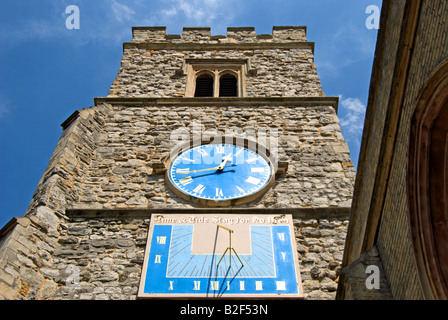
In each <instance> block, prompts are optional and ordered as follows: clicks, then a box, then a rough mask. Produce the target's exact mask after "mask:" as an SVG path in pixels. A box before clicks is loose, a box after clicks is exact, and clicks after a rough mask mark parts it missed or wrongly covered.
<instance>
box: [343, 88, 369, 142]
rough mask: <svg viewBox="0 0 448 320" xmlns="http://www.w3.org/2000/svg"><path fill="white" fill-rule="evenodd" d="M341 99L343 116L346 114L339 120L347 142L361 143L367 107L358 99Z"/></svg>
mask: <svg viewBox="0 0 448 320" xmlns="http://www.w3.org/2000/svg"><path fill="white" fill-rule="evenodd" d="M339 98H340V100H341V106H342V108H343V110H342V111H341V115H342V114H344V115H342V116H341V117H340V119H339V121H340V124H341V129H342V130H343V131H344V133H345V135H346V139H347V141H349V140H352V141H357V142H358V143H360V141H361V136H362V131H363V128H364V118H365V113H366V105H365V104H364V103H362V102H361V100H359V99H358V98H347V99H343V98H342V96H341V95H340V96H339Z"/></svg>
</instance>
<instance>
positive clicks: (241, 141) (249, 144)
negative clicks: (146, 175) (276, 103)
mask: <svg viewBox="0 0 448 320" xmlns="http://www.w3.org/2000/svg"><path fill="white" fill-rule="evenodd" d="M210 144H217V145H219V144H230V145H234V146H238V147H242V148H246V149H249V150H251V151H253V152H255V153H256V154H257V155H259V156H261V157H262V158H264V159H265V160H266V161H267V163H268V164H269V166H270V169H271V174H270V177H269V179H268V181H267V183H266V184H265V185H264V186H263V187H262V188H261V189H260V190H257V191H256V192H254V193H252V194H249V195H246V196H242V197H239V198H233V199H225V200H215V199H204V198H198V197H194V196H192V195H190V194H187V193H184V192H183V191H182V190H180V189H179V188H177V187H176V185H174V184H173V182H172V181H171V179H170V176H169V173H170V167H171V163H172V162H173V161H174V160H175V159H176V157H177V156H179V155H180V154H181V153H183V152H185V151H187V150H189V149H191V148H194V147H198V146H201V145H210ZM165 168H166V173H165V183H166V185H167V186H168V187H169V189H170V190H171V191H173V192H174V193H175V194H176V195H177V196H178V197H180V198H182V199H184V200H187V201H189V202H193V203H195V204H199V205H201V206H204V207H231V206H237V205H242V204H247V203H251V202H255V201H258V200H259V199H261V197H262V196H264V195H265V194H266V192H268V191H269V190H270V189H271V188H272V187H273V186H274V184H275V174H276V170H275V168H274V165H273V162H272V160H271V152H270V151H269V149H268V148H266V147H265V146H263V145H261V144H259V143H258V142H256V141H253V140H249V139H247V138H240V137H233V136H218V137H211V138H209V139H191V140H190V141H189V142H187V143H184V144H182V145H181V146H180V147H179V150H178V151H177V152H175V154H171V155H170V157H168V159H167V161H166V162H165Z"/></svg>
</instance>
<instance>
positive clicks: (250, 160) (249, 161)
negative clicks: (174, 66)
mask: <svg viewBox="0 0 448 320" xmlns="http://www.w3.org/2000/svg"><path fill="white" fill-rule="evenodd" d="M257 159H258V158H257V157H255V158H250V159H247V160H246V162H247V163H252V162H255V161H257Z"/></svg>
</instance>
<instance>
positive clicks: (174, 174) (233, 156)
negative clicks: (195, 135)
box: [168, 143, 272, 201]
mask: <svg viewBox="0 0 448 320" xmlns="http://www.w3.org/2000/svg"><path fill="white" fill-rule="evenodd" d="M168 176H169V179H170V182H171V183H172V185H174V187H175V188H177V189H178V191H180V192H181V193H183V194H185V195H188V196H190V197H193V198H198V199H206V200H214V201H225V200H232V199H238V198H243V197H247V196H250V195H253V194H256V193H257V192H259V191H260V190H262V189H263V188H264V187H265V186H267V185H268V183H269V181H270V179H271V176H272V169H271V166H270V164H269V162H268V160H266V158H265V157H263V156H261V155H260V154H258V153H256V152H254V151H252V150H250V149H248V148H245V147H242V146H237V145H233V144H225V143H223V144H205V145H200V146H196V147H193V148H191V149H188V150H186V151H184V152H183V153H181V154H179V155H178V156H177V157H176V158H175V159H174V160H173V161H172V163H171V165H170V167H169V171H168Z"/></svg>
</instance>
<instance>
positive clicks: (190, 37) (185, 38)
mask: <svg viewBox="0 0 448 320" xmlns="http://www.w3.org/2000/svg"><path fill="white" fill-rule="evenodd" d="M306 41H307V39H306V26H274V27H273V28H272V34H258V35H257V34H256V33H255V28H254V27H229V28H227V35H212V34H211V28H209V27H184V28H183V30H182V35H178V34H167V32H166V27H133V28H132V41H131V42H134V43H135V42H138V43H141V42H196V43H198V42H199V43H216V44H218V43H238V42H241V43H247V42H306Z"/></svg>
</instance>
